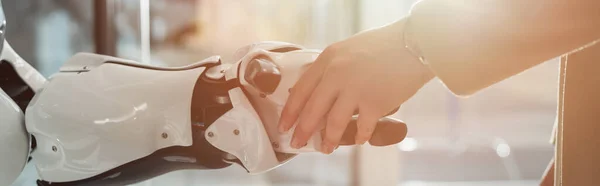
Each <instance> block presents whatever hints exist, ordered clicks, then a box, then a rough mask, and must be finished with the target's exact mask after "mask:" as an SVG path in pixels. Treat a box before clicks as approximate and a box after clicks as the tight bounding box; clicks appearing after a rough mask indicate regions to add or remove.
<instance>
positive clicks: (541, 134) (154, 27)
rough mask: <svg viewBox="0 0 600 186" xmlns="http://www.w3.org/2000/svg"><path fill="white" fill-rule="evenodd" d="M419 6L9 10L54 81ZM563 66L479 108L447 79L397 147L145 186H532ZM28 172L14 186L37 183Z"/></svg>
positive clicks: (396, 2) (80, 5)
mask: <svg viewBox="0 0 600 186" xmlns="http://www.w3.org/2000/svg"><path fill="white" fill-rule="evenodd" d="M413 2H414V0H378V1H369V0H344V1H339V0H287V1H278V0H227V1H223V0H44V1H39V0H3V1H2V3H3V6H4V9H5V13H6V17H7V28H8V29H7V40H8V41H9V42H10V43H11V45H12V46H13V47H14V48H15V50H16V51H17V52H18V53H19V54H20V55H21V56H22V57H23V58H25V59H26V60H27V61H28V62H30V63H31V64H32V65H34V66H35V67H36V68H38V69H39V70H40V71H41V72H42V73H43V74H44V75H45V76H50V75H51V74H53V73H55V72H56V71H57V70H58V68H59V67H60V66H61V65H62V63H64V62H65V61H66V60H67V59H69V58H70V56H72V55H73V54H75V53H77V52H94V53H100V54H106V55H113V56H117V57H122V58H127V59H132V60H136V61H139V62H140V63H146V64H152V65H157V66H181V65H187V64H190V63H194V62H196V61H200V60H202V59H204V58H206V57H209V56H212V55H221V56H222V58H223V59H224V61H225V62H227V61H228V59H230V57H231V55H232V54H233V53H234V51H235V50H236V49H237V48H240V47H242V46H244V45H247V44H249V43H252V42H256V41H264V40H277V41H286V42H292V43H297V44H300V45H304V46H306V47H309V48H315V49H323V48H324V47H326V46H327V45H328V44H331V43H333V42H336V41H339V40H342V39H344V38H347V37H349V36H351V35H353V34H355V33H357V32H360V31H364V30H366V29H370V28H374V27H379V26H383V25H385V24H388V23H390V22H393V21H395V20H397V19H399V18H401V17H403V16H405V15H407V13H408V10H409V8H410V5H411V4H412V3H413ZM557 80H558V60H551V61H548V62H546V63H544V64H542V65H539V66H537V67H535V68H532V69H530V70H528V71H526V72H524V73H522V74H520V75H517V76H515V77H512V78H510V79H508V80H506V81H503V82H501V83H498V84H496V85H494V86H492V87H490V88H487V89H485V90H484V91H482V92H480V93H478V94H476V95H474V96H472V97H470V98H468V99H462V98H456V97H454V95H452V94H451V93H450V92H448V90H446V89H445V87H444V86H443V85H442V84H441V83H440V82H439V81H437V80H434V81H432V82H430V83H429V84H428V85H426V86H425V87H424V88H423V89H422V90H421V92H420V93H419V94H417V95H416V96H415V97H413V98H412V99H411V100H409V101H408V102H407V103H406V104H405V105H403V107H402V109H401V110H400V111H399V112H398V113H396V117H398V118H399V119H402V120H404V121H405V122H407V124H408V126H409V134H408V135H409V136H408V138H407V139H406V140H405V141H404V142H402V143H400V144H398V145H397V146H391V147H386V148H374V147H370V146H368V145H365V146H361V147H342V148H340V149H339V150H337V151H336V152H334V153H333V154H332V155H328V156H326V155H321V154H304V155H302V156H299V157H297V158H296V159H294V160H293V161H291V162H289V163H288V164H285V165H284V166H282V167H280V168H278V169H276V170H273V171H271V172H269V173H266V174H262V175H255V176H251V175H247V174H246V173H245V171H244V170H243V169H242V168H241V167H239V166H235V165H234V166H232V167H230V168H227V169H223V170H216V171H177V172H172V173H169V174H166V175H163V176H160V177H157V178H155V179H153V180H149V181H146V182H144V183H140V184H137V185H140V186H158V185H171V186H180V185H181V186H183V185H231V186H235V185H256V186H295V185H298V186H299V185H315V186H346V185H352V186H371V185H397V186H438V185H450V186H452V185H461V186H471V185H478V186H488V185H502V186H525V185H527V186H529V185H531V186H533V185H537V184H538V181H537V180H538V179H539V178H540V176H541V175H542V173H543V171H544V170H545V168H546V166H547V164H548V162H549V161H550V160H551V158H552V157H553V146H552V145H551V144H550V143H549V139H550V135H551V131H552V126H553V124H554V120H555V115H556V97H557V94H558V93H557ZM36 178H37V175H36V171H35V169H34V167H31V166H28V167H27V169H26V171H25V172H24V173H23V174H22V176H21V178H20V179H19V180H18V181H17V182H16V183H15V184H14V185H15V186H29V185H35V179H36Z"/></svg>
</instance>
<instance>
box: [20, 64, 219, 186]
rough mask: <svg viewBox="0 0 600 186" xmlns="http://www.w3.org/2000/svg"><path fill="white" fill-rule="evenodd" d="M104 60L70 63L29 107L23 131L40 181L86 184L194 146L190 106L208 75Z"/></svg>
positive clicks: (196, 70) (195, 70)
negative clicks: (159, 153)
mask: <svg viewBox="0 0 600 186" xmlns="http://www.w3.org/2000/svg"><path fill="white" fill-rule="evenodd" d="M86 59H87V60H89V61H87V62H86V61H85V60H86ZM73 60H75V61H73ZM82 60H84V61H82ZM105 60H108V58H107V57H106V56H94V55H91V54H79V55H77V56H74V57H73V59H72V61H70V62H67V63H66V66H65V67H63V68H62V69H63V71H64V72H61V73H58V74H56V75H55V76H53V77H52V78H51V80H50V81H49V82H48V83H47V85H46V86H45V88H44V89H43V91H42V93H41V94H37V95H36V96H35V97H34V99H33V100H32V101H31V104H30V106H29V107H28V110H27V113H26V120H27V130H28V131H29V132H30V133H32V134H33V135H34V136H35V137H36V140H37V143H38V147H37V149H36V150H35V151H34V152H33V154H32V157H33V159H34V160H35V161H36V165H37V169H38V172H39V175H40V177H41V178H42V179H43V180H45V181H49V182H68V181H76V180H80V179H83V178H89V177H92V176H95V175H98V174H100V173H103V172H105V171H108V170H110V169H113V168H116V167H118V166H120V165H123V164H125V163H128V162H131V161H134V160H136V159H139V158H142V157H145V156H147V155H150V154H151V153H153V152H155V151H156V150H158V149H161V148H165V147H171V146H190V145H191V144H192V136H191V131H190V126H191V117H190V112H191V111H190V109H191V107H190V103H191V99H192V93H193V88H194V85H195V83H196V80H197V79H198V77H199V76H200V74H201V73H202V72H203V71H204V70H205V67H200V66H199V65H198V64H196V65H192V66H188V67H185V68H180V69H162V70H157V69H148V68H140V67H142V66H135V65H123V64H119V63H105ZM123 63H127V62H126V61H125V62H123ZM201 63H207V61H204V62H200V63H199V64H201ZM77 64H85V65H88V66H78V65H77ZM90 68H92V69H90ZM78 69H79V70H81V72H82V73H77V72H74V71H77V70H78ZM164 134H166V136H168V137H166V138H165V137H163V136H164Z"/></svg>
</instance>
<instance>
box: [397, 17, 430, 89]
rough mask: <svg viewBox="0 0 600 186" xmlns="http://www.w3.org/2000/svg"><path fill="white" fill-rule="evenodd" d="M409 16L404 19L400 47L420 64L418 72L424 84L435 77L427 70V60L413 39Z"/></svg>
mask: <svg viewBox="0 0 600 186" xmlns="http://www.w3.org/2000/svg"><path fill="white" fill-rule="evenodd" d="M410 23H411V19H410V15H409V16H407V17H405V18H404V20H403V25H402V31H401V32H402V45H403V49H404V50H406V52H407V53H409V54H410V55H411V56H412V57H413V58H414V59H415V60H416V61H417V62H418V63H420V65H419V66H420V67H421V68H420V72H421V73H422V78H423V80H424V82H425V83H427V82H429V81H430V80H431V79H433V78H434V77H435V74H434V73H433V71H431V69H430V68H429V63H428V62H427V58H425V56H424V55H423V53H422V52H421V50H420V48H419V45H418V43H417V41H416V40H415V39H414V35H413V33H414V30H413V29H412V27H411V25H410Z"/></svg>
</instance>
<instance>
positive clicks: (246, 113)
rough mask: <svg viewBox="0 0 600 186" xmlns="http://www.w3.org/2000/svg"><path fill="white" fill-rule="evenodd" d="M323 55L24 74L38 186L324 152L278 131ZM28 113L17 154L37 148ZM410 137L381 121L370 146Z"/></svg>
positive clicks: (315, 140)
mask: <svg viewBox="0 0 600 186" xmlns="http://www.w3.org/2000/svg"><path fill="white" fill-rule="evenodd" d="M13 53H14V52H13ZM319 53H320V52H319V51H316V50H308V49H304V48H302V47H300V46H297V45H293V44H289V43H281V42H261V43H256V44H252V45H249V46H246V47H244V48H243V49H241V50H240V51H239V53H238V54H237V56H238V57H237V58H236V61H234V62H232V63H223V62H222V61H221V59H220V58H219V57H218V56H214V57H211V58H207V59H205V60H203V61H200V62H198V63H195V64H192V65H190V66H185V67H178V68H163V67H155V66H147V65H141V64H139V63H136V62H134V61H128V60H124V59H119V58H114V57H109V56H102V55H95V54H86V53H81V54H77V55H75V56H73V57H72V58H71V59H70V60H69V61H67V62H66V63H65V64H64V65H63V66H62V67H61V69H60V72H59V73H56V74H55V75H53V76H52V77H51V78H50V79H49V80H47V81H46V80H45V79H44V78H40V77H41V76H39V73H37V71H35V70H34V69H33V68H31V67H30V66H29V67H27V68H26V69H28V70H29V71H32V72H31V73H27V74H29V76H27V75H26V74H24V73H18V72H20V71H23V72H24V71H27V70H23V69H20V67H15V68H13V69H12V70H13V71H15V72H17V73H16V74H18V75H19V77H21V79H23V80H25V81H26V82H28V83H22V84H23V85H28V88H29V90H30V91H32V92H34V93H35V96H34V97H33V98H31V96H30V97H29V98H31V99H25V101H24V102H25V103H27V104H21V105H23V106H24V105H27V108H26V112H25V126H26V129H27V133H29V134H31V135H32V136H33V138H32V139H33V141H34V142H35V143H34V144H35V145H33V147H34V148H33V149H32V152H31V157H32V159H33V161H32V163H34V164H35V166H36V168H37V170H38V173H39V176H40V180H38V182H37V183H38V185H126V184H133V183H138V182H140V181H144V180H147V179H151V178H153V177H156V176H159V175H161V174H164V173H168V172H171V171H175V170H182V169H219V168H225V167H228V166H230V165H232V164H234V163H236V164H239V165H241V166H242V167H244V168H245V169H246V170H247V171H248V172H249V173H251V174H260V173H264V172H266V171H269V170H272V169H274V168H276V167H278V166H280V165H283V164H284V163H286V162H288V161H289V160H291V159H292V158H293V157H295V156H296V155H298V154H301V153H310V152H317V151H318V150H319V149H318V148H319V147H320V142H321V134H320V133H316V134H315V135H314V136H313V137H312V138H311V140H310V141H309V144H308V145H307V146H305V147H303V148H301V149H293V148H291V147H290V146H289V143H290V140H291V134H292V132H289V133H286V134H280V133H278V131H277V122H278V120H279V114H280V113H281V110H282V108H283V106H284V104H285V101H286V100H287V96H288V93H289V92H288V91H289V89H290V88H292V86H293V85H294V84H295V82H296V81H297V79H298V78H299V77H300V75H301V74H302V73H303V72H304V70H306V68H307V67H308V66H309V65H310V64H311V63H312V62H313V61H314V60H315V59H316V57H317V56H318V55H319ZM15 61H18V60H15ZM21 61H22V60H21ZM23 62H24V61H23ZM12 64H17V65H16V66H18V63H12ZM24 64H26V63H24ZM26 66H27V65H26ZM34 72H35V73H34ZM32 74H33V75H34V76H32ZM36 74H37V75H36ZM4 87H6V86H4ZM4 87H1V88H4ZM0 93H1V92H0ZM0 98H5V99H9V98H10V99H12V100H8V101H7V100H0V102H1V103H4V105H2V104H0V109H6V107H7V106H5V105H8V106H11V105H13V108H14V105H16V104H6V103H11V102H9V101H12V102H13V103H14V102H19V101H18V99H16V97H14V96H12V97H8V96H4V95H3V94H0ZM23 110H25V109H23ZM17 111H18V110H17ZM20 113H22V112H16V111H15V114H14V116H15V117H13V119H12V120H9V122H11V123H9V124H10V125H9V126H11V127H12V128H11V130H13V132H15V131H16V133H15V134H19V135H21V136H20V137H19V139H20V138H23V139H20V141H19V140H18V141H19V142H20V143H12V146H11V145H10V144H9V145H8V147H11V148H13V146H15V145H17V146H22V145H24V144H29V143H28V141H29V140H28V138H27V136H28V134H27V133H25V132H24V130H23V129H22V125H23V124H22V120H23V119H22V114H21V115H19V114H20ZM19 116H20V117H19ZM14 118H16V120H15V119H14ZM0 119H6V118H0ZM8 119H10V118H8ZM13 120H15V121H13ZM15 122H16V123H15ZM323 126H324V125H323ZM19 127H21V128H19ZM19 129H20V130H21V131H20V132H19V131H18V130H19ZM406 132H407V130H406V125H405V124H404V123H402V122H400V121H398V120H395V119H392V118H382V120H381V121H380V123H379V124H378V125H377V127H376V129H375V132H374V134H373V137H372V139H371V140H370V141H369V142H370V143H371V145H375V146H385V145H391V144H395V143H398V142H400V141H402V140H403V139H404V137H405V135H406ZM355 133H356V124H350V125H349V127H348V129H347V130H346V133H345V135H344V137H343V139H342V145H344V144H345V145H353V144H354V139H353V138H354V136H355ZM15 139H16V138H15ZM15 149H16V148H15ZM27 152H29V151H28V148H27V146H23V148H22V151H16V152H15V153H11V154H8V156H10V157H11V159H14V158H21V159H23V160H24V161H22V162H16V163H15V164H14V165H12V164H11V165H5V164H0V165H2V166H3V167H0V168H2V169H0V170H2V172H1V173H2V175H0V176H4V177H11V178H12V177H16V176H15V175H18V173H19V172H18V171H20V170H22V168H23V165H24V164H25V162H26V159H27ZM0 153H2V154H1V155H3V156H4V155H5V154H6V152H4V151H0ZM0 178H2V177H0ZM12 179H13V180H14V178H12ZM10 182H12V181H9V182H8V183H6V184H10ZM0 184H5V183H3V182H2V183H0Z"/></svg>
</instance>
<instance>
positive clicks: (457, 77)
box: [405, 0, 600, 95]
mask: <svg viewBox="0 0 600 186" xmlns="http://www.w3.org/2000/svg"><path fill="white" fill-rule="evenodd" d="M405 31H406V32H407V33H408V34H407V37H410V38H409V39H410V40H411V41H414V42H411V43H415V44H416V45H415V46H411V47H417V48H418V49H419V50H420V52H421V54H422V55H423V56H424V57H425V58H426V60H427V62H428V63H429V65H430V67H431V69H432V70H433V71H434V73H435V74H436V75H437V76H438V77H439V78H440V79H441V80H442V81H443V82H444V83H445V84H446V86H448V87H449V88H450V89H451V90H452V91H453V92H454V93H456V94H458V95H470V94H472V93H474V92H476V91H478V90H480V89H482V88H485V87H487V86H489V85H491V84H494V83H496V82H498V81H501V80H503V79H506V78H508V77H510V76H513V75H515V74H518V73H520V72H522V71H524V70H526V69H528V68H530V67H533V66H535V65H537V64H539V63H542V62H544V61H546V60H548V59H551V58H553V57H556V56H559V55H562V54H565V53H567V52H569V51H572V50H574V49H576V48H578V47H581V46H583V45H585V44H587V43H590V42H591V41H593V40H595V39H597V38H599V37H600V1H596V0H569V1H561V0H529V1H520V0H504V1H501V0H463V1H456V0H423V1H422V2H420V3H419V4H417V5H416V6H415V7H414V8H413V10H412V12H411V16H410V17H409V25H408V28H407V30H405Z"/></svg>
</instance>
